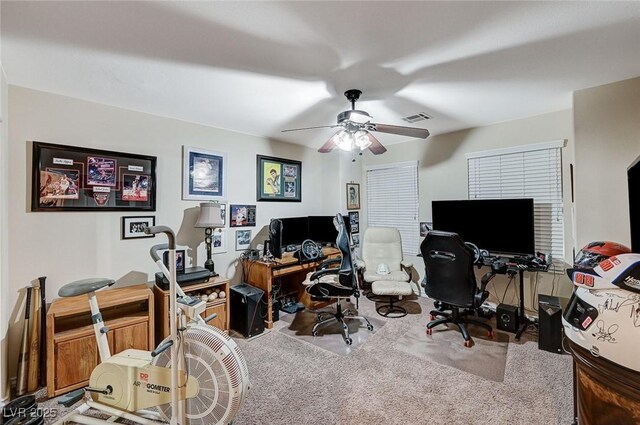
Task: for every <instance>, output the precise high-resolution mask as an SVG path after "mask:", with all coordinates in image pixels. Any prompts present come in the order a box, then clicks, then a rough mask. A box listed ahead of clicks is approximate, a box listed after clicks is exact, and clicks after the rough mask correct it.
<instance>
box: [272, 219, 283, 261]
mask: <svg viewBox="0 0 640 425" xmlns="http://www.w3.org/2000/svg"><path fill="white" fill-rule="evenodd" d="M269 252H270V253H271V255H273V256H274V257H276V258H282V222H281V221H280V220H278V219H277V218H272V219H271V222H270V223H269Z"/></svg>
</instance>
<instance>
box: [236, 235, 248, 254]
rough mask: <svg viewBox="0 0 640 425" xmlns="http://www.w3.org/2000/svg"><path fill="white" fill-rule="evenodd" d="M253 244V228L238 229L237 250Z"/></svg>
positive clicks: (242, 249)
mask: <svg viewBox="0 0 640 425" xmlns="http://www.w3.org/2000/svg"><path fill="white" fill-rule="evenodd" d="M250 245H251V230H236V251H244V250H245V249H249V246H250Z"/></svg>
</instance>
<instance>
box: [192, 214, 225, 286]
mask: <svg viewBox="0 0 640 425" xmlns="http://www.w3.org/2000/svg"><path fill="white" fill-rule="evenodd" d="M194 227H197V228H204V243H205V244H206V246H207V261H205V263H204V267H205V268H206V269H207V270H209V271H210V272H211V276H218V274H217V273H216V272H215V270H214V267H213V260H212V259H211V241H212V234H213V229H218V228H220V227H224V222H223V221H222V218H221V217H220V204H218V203H217V202H202V203H201V204H200V216H199V217H198V221H197V222H196V224H195V226H194Z"/></svg>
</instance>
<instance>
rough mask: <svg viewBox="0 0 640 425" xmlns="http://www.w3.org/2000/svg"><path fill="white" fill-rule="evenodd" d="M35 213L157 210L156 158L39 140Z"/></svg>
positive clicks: (33, 180) (34, 166)
mask: <svg viewBox="0 0 640 425" xmlns="http://www.w3.org/2000/svg"><path fill="white" fill-rule="evenodd" d="M32 154H33V158H32V160H33V163H32V177H31V211H155V210H156V157H155V156H147V155H138V154H131V153H122V152H112V151H104V150H98V149H90V148H82V147H78V146H66V145H55V144H52V143H42V142H33V152H32Z"/></svg>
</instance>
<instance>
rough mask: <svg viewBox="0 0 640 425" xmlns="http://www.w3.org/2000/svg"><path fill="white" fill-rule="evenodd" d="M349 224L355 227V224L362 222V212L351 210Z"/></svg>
mask: <svg viewBox="0 0 640 425" xmlns="http://www.w3.org/2000/svg"><path fill="white" fill-rule="evenodd" d="M349 224H350V225H351V228H352V229H353V225H354V224H355V225H356V226H357V225H358V224H360V212H359V211H351V212H349ZM351 232H352V233H358V232H354V231H353V230H351Z"/></svg>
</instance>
